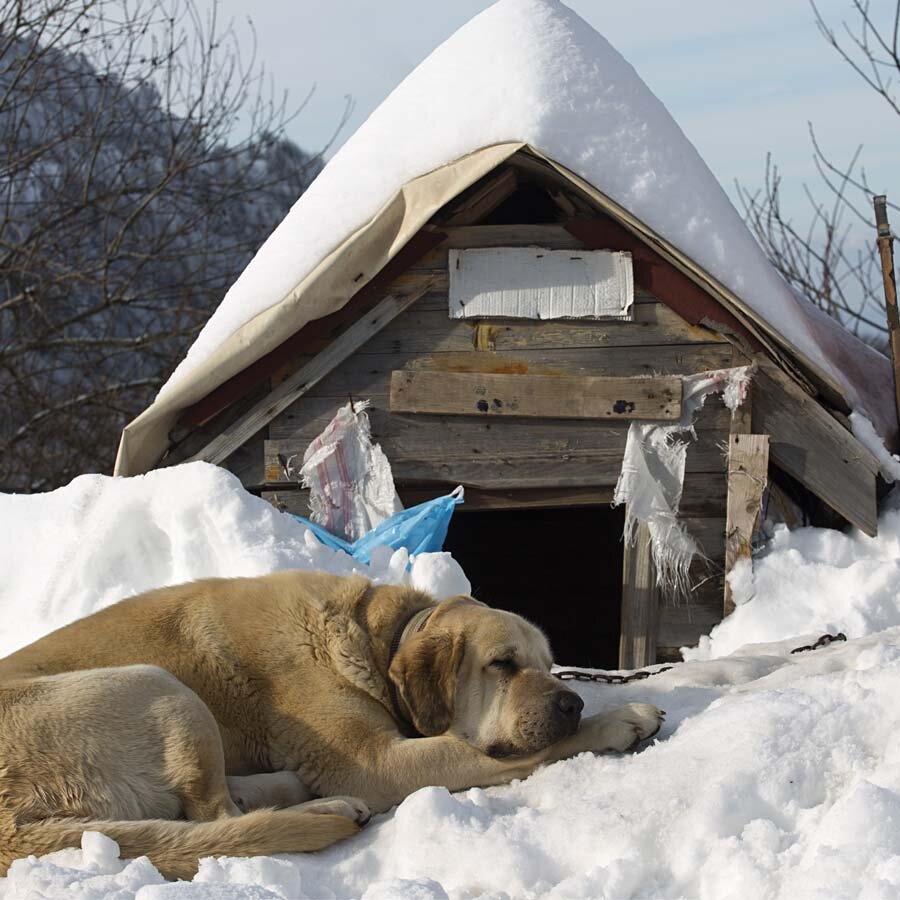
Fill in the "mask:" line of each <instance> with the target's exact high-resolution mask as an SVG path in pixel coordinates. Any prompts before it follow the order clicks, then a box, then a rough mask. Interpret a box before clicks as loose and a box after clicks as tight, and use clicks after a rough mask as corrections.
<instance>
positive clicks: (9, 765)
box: [0, 571, 662, 877]
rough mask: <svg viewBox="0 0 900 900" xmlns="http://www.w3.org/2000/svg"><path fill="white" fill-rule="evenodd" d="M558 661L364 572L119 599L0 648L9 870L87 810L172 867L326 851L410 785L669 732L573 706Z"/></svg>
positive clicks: (460, 782) (498, 775) (501, 776)
mask: <svg viewBox="0 0 900 900" xmlns="http://www.w3.org/2000/svg"><path fill="white" fill-rule="evenodd" d="M550 664H551V656H550V649H549V647H548V645H547V641H546V639H545V638H544V636H543V634H542V633H541V632H540V631H539V630H538V629H537V628H535V627H534V626H533V625H530V624H529V623H528V622H526V621H525V620H524V619H522V618H520V617H519V616H516V615H513V614H512V613H508V612H502V611H499V610H492V609H489V608H488V607H486V606H485V605H484V604H482V603H479V602H478V601H476V600H473V599H472V598H471V597H455V598H453V599H450V600H445V601H443V602H442V603H438V604H435V600H434V598H433V597H430V596H428V595H427V594H423V593H421V592H420V591H416V590H412V589H410V588H403V587H388V586H375V585H372V584H371V583H370V582H368V581H366V580H365V579H363V578H338V577H335V576H331V575H325V574H322V573H314V572H301V571H285V572H278V573H276V574H274V575H269V576H266V577H264V578H255V579H253V578H246V579H232V580H223V579H219V580H209V581H199V582H194V583H191V584H185V585H180V586H178V587H170V588H163V589H161V590H156V591H150V592H149V593H146V594H143V595H141V596H139V597H134V598H131V599H129V600H124V601H122V602H121V603H118V604H116V605H115V606H112V607H110V608H108V609H106V610H103V611H102V612H99V613H96V614H95V615H93V616H89V617H88V618H86V619H82V620H81V621H78V622H75V623H73V624H72V625H69V626H67V627H65V628H62V629H60V630H59V631H56V632H54V633H52V634H50V635H48V636H47V637H45V638H42V639H41V640H39V641H37V642H36V643H34V644H32V645H30V646H29V647H25V648H24V649H22V650H20V651H18V652H17V653H14V654H13V655H12V656H9V657H7V658H6V659H4V660H0V874H2V873H5V871H6V869H7V867H8V866H9V864H10V862H11V861H12V860H14V859H17V858H19V857H22V856H25V855H28V854H32V853H37V854H40V853H47V852H50V851H52V850H59V849H61V848H64V847H72V846H77V845H78V843H79V841H80V836H81V833H82V831H84V830H85V829H92V830H98V831H103V832H104V833H105V834H107V835H109V836H110V837H112V838H114V839H115V840H116V841H118V842H119V845H120V847H121V849H122V854H123V856H127V857H134V856H139V855H142V854H146V855H148V856H149V857H150V859H151V860H152V861H153V862H154V864H155V865H156V866H157V867H158V868H159V869H160V870H161V871H162V872H163V873H164V874H166V875H167V876H169V877H190V876H191V875H192V874H193V873H194V872H195V871H196V868H197V860H198V859H199V857H201V856H210V855H214V854H228V855H237V856H248V855H253V854H271V853H281V852H296V851H303V850H317V849H320V848H322V847H326V846H328V845H329V844H331V843H333V842H334V841H337V840H339V839H340V838H343V837H347V836H348V835H351V834H353V833H355V832H356V831H357V830H358V827H359V823H362V822H364V821H365V820H366V819H367V818H368V816H369V811H370V810H371V811H374V812H381V811H384V810H386V809H389V808H390V807H391V806H393V805H395V804H397V803H399V802H400V801H402V800H403V799H404V798H405V797H406V796H408V795H409V794H410V793H412V792H413V791H415V790H417V789H418V788H421V787H425V786H427V785H444V786H446V787H447V788H449V789H450V790H452V791H457V790H462V789H465V788H470V787H474V786H479V785H492V784H501V783H504V782H508V781H510V780H511V779H513V778H521V777H525V776H527V775H529V774H530V773H531V772H533V771H534V769H535V768H536V767H537V766H539V765H541V764H542V763H546V762H552V761H554V760H559V759H564V758H566V757H569V756H573V755H574V754H576V753H580V752H582V751H586V750H593V751H603V750H618V751H624V750H628V749H629V748H630V747H632V746H634V745H635V744H636V743H637V742H638V741H640V740H642V739H644V738H647V737H649V736H651V735H653V734H655V733H656V731H657V730H658V729H659V727H660V723H661V721H662V713H661V712H660V711H659V710H657V709H656V708H655V707H652V706H648V705H645V704H631V705H629V706H626V707H623V708H621V709H618V710H615V711H614V712H611V713H607V714H605V715H600V716H594V717H592V718H589V719H586V720H584V721H583V722H581V721H580V718H581V709H582V705H583V704H582V702H581V699H580V698H579V697H578V695H577V694H575V693H574V692H572V691H569V690H567V689H565V688H563V687H562V686H561V684H560V682H559V681H558V680H556V679H554V678H553V677H551V676H550V674H549V669H550ZM313 797H319V798H324V799H318V800H315V799H312V798H313ZM354 798H359V799H354ZM266 807H287V808H282V809H280V810H278V811H275V810H274V809H268V808H266Z"/></svg>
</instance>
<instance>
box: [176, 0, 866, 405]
mask: <svg viewBox="0 0 900 900" xmlns="http://www.w3.org/2000/svg"><path fill="white" fill-rule="evenodd" d="M507 142H522V143H525V144H528V145H530V146H532V147H534V148H535V149H537V150H538V151H540V152H542V153H544V154H545V155H546V156H548V157H550V158H552V159H554V160H556V161H557V162H559V163H561V164H562V165H564V166H566V167H567V168H568V169H570V170H571V171H573V172H574V173H576V174H577V175H579V176H581V177H582V178H584V179H585V180H586V181H587V182H589V183H590V184H592V185H593V186H594V187H596V188H597V189H598V190H600V191H602V192H603V193H604V194H606V195H607V196H608V197H610V198H611V199H613V200H614V201H616V202H617V203H619V204H620V205H621V206H623V207H624V208H626V209H627V210H629V211H630V212H632V213H633V214H634V215H636V216H637V218H638V219H640V220H641V221H643V222H644V223H645V224H646V225H648V226H649V227H650V228H652V229H653V230H654V231H655V232H657V234H659V235H660V236H662V237H663V238H665V239H666V240H668V241H669V242H670V243H671V244H673V245H674V246H675V247H677V248H678V249H679V250H681V251H682V252H683V253H685V254H686V255H687V256H688V257H690V258H692V259H694V260H695V261H696V262H697V263H699V265H700V266H702V267H703V268H704V269H705V270H706V271H707V272H709V273H710V274H711V275H712V276H713V277H715V278H716V279H718V280H719V281H720V282H721V283H722V284H724V285H725V286H726V287H728V288H729V289H731V290H732V291H733V292H734V293H735V294H736V295H737V296H738V297H740V298H742V299H743V300H744V301H745V302H746V303H747V304H748V305H749V306H750V307H751V308H752V309H753V310H754V311H755V312H756V313H757V314H758V315H759V316H760V317H762V319H764V320H765V321H767V322H769V323H770V324H771V325H772V326H773V327H774V328H775V329H776V330H778V331H780V332H781V334H782V335H783V336H784V337H786V338H787V339H788V340H789V341H790V342H792V343H793V344H794V345H795V346H796V347H797V348H799V349H800V351H801V352H802V353H804V354H805V355H806V356H807V358H808V359H809V360H811V361H812V362H813V363H814V364H816V365H818V366H820V367H821V368H822V369H823V370H824V371H825V372H826V373H827V374H829V375H830V376H831V377H832V378H834V379H836V380H837V381H838V382H839V383H841V384H845V382H846V379H844V378H843V377H842V371H843V367H842V366H841V365H837V366H835V365H832V364H831V363H830V362H829V359H830V358H832V357H833V356H835V354H836V350H838V349H839V348H836V347H833V346H832V344H833V343H834V341H833V340H832V339H831V338H828V335H826V334H820V332H821V328H819V327H818V326H817V324H816V321H815V317H814V316H812V315H811V313H810V311H809V310H808V309H806V307H809V306H810V304H808V303H807V302H806V301H804V300H803V299H801V298H799V297H798V296H797V295H796V294H794V292H793V291H792V290H791V289H790V288H789V287H788V286H787V284H786V283H785V282H784V281H783V280H782V279H781V277H780V276H779V275H778V273H777V272H776V271H775V270H774V269H773V267H772V266H771V264H770V263H769V261H768V260H767V259H766V257H765V255H764V254H763V252H762V250H761V249H760V247H759V245H758V244H757V243H756V241H755V240H754V238H753V237H752V235H751V234H750V232H749V231H748V229H747V227H746V226H745V225H744V223H743V221H742V220H741V217H740V215H739V214H738V212H737V211H736V210H735V208H734V206H733V205H732V204H731V201H730V200H729V199H728V197H727V195H726V194H725V192H724V190H723V189H722V188H721V186H720V185H719V183H718V182H717V180H716V178H715V176H714V175H713V174H712V172H711V171H710V170H709V168H708V167H707V165H706V163H705V162H704V161H703V159H702V158H701V157H700V155H699V153H698V152H697V150H696V149H695V148H694V146H693V145H692V144H691V142H690V141H689V140H688V138H687V137H686V136H685V135H684V133H683V132H682V131H681V129H680V128H679V126H678V125H677V123H676V122H675V121H674V119H673V118H672V117H671V115H670V114H669V112H668V111H667V110H666V108H665V107H664V106H663V104H662V103H661V102H660V101H659V100H658V99H657V98H656V97H655V96H654V94H653V93H652V92H651V91H650V89H649V88H648V87H647V86H646V85H645V84H644V82H643V81H642V80H641V78H640V77H639V75H638V74H637V72H636V71H635V70H634V69H633V68H632V66H631V65H630V64H629V63H628V62H627V61H626V60H625V59H624V58H623V57H622V56H621V55H620V54H619V53H618V52H617V51H616V50H615V49H614V48H613V47H612V46H611V45H610V44H609V43H608V42H607V41H606V39H605V38H603V37H602V36H601V35H600V34H598V33H597V32H596V31H595V30H594V29H593V28H592V27H591V26H590V25H589V24H588V23H587V22H585V21H584V20H583V19H582V18H581V17H580V16H578V15H577V14H576V13H575V12H573V11H572V10H571V9H569V8H568V7H567V6H565V5H564V4H562V3H560V2H558V0H500V2H498V3H495V4H494V5H493V6H491V7H489V8H488V9H486V10H485V11H483V12H482V13H480V14H479V15H477V16H475V17H474V18H473V19H472V20H471V21H470V22H468V23H467V24H466V25H464V26H463V27H462V28H460V29H459V30H458V31H457V32H456V33H455V34H453V35H452V36H451V37H450V38H449V39H448V40H446V41H445V42H444V43H443V44H441V45H440V46H439V47H438V48H437V49H436V50H434V51H433V52H432V53H431V55H430V56H428V57H427V58H426V59H425V60H424V61H423V62H422V63H420V64H419V66H418V67H417V68H416V69H415V70H414V71H413V72H412V73H411V74H410V75H409V76H408V77H407V78H406V79H405V80H404V81H403V82H402V83H401V84H400V85H399V86H398V87H397V88H396V89H395V90H394V91H393V92H392V93H391V94H390V95H389V96H388V97H387V98H386V99H385V100H384V101H383V102H382V104H381V105H380V106H379V107H378V108H377V109H376V110H375V111H374V112H373V113H372V114H371V116H369V118H368V120H367V121H366V122H365V123H364V124H363V125H362V126H361V127H360V128H359V129H358V130H357V132H356V133H355V134H354V135H353V136H352V137H351V138H350V139H349V140H348V141H347V142H346V143H345V144H344V145H343V147H341V149H340V150H339V151H338V152H337V153H336V154H335V156H334V157H333V158H332V160H331V161H330V162H329V163H328V164H327V165H326V166H325V168H324V169H323V171H322V172H321V173H320V174H319V176H318V177H317V178H316V180H315V181H314V182H313V184H312V185H311V186H310V187H309V189H308V190H307V191H306V193H304V194H303V195H302V196H301V197H300V199H299V200H298V201H297V203H296V204H295V205H294V206H293V208H292V209H291V210H290V212H289V213H288V215H287V216H286V217H285V219H284V220H283V222H282V223H281V224H280V225H279V226H278V227H277V228H276V229H275V231H274V232H273V233H272V235H271V236H270V237H269V239H268V240H267V241H266V243H265V244H264V245H263V246H262V248H261V249H260V250H259V252H258V253H257V254H256V256H255V257H254V259H253V260H252V261H251V263H250V264H249V265H248V266H247V268H246V269H245V271H244V272H243V274H242V275H241V276H240V277H239V278H238V280H237V281H236V282H235V284H234V285H233V287H232V288H231V289H230V290H229V291H228V293H227V295H226V296H225V298H224V300H223V301H222V303H221V305H220V306H219V308H218V309H217V310H216V312H215V313H214V314H213V316H212V317H211V318H210V320H209V322H208V323H207V325H206V326H205V328H204V329H203V330H202V331H201V333H200V334H199V336H198V337H197V340H196V341H195V343H194V345H193V346H192V347H191V349H190V351H189V353H188V355H187V357H186V358H185V360H183V361H182V363H181V365H180V366H179V367H178V368H177V369H176V371H175V372H174V374H173V375H172V377H171V378H170V380H169V382H168V383H167V384H166V385H165V386H164V387H163V389H162V391H161V392H160V397H163V396H164V395H165V394H166V393H167V392H168V391H169V390H171V388H172V387H173V386H174V385H176V384H178V383H179V382H181V381H182V380H183V379H184V378H185V376H186V375H187V374H188V373H189V372H191V371H193V370H194V369H195V368H197V366H198V365H199V364H200V363H202V362H203V361H205V360H206V359H208V358H209V357H210V356H211V355H212V353H213V352H214V351H215V350H216V348H218V347H219V346H220V345H221V344H222V343H223V342H224V341H225V340H226V339H227V338H228V337H229V336H230V335H232V334H233V333H234V332H236V331H237V330H238V329H239V328H240V327H241V326H242V325H243V324H245V323H247V322H249V321H250V320H251V319H252V318H253V317H254V316H256V315H257V314H259V313H261V312H262V311H264V310H265V309H267V308H269V307H271V306H273V305H276V304H278V303H279V302H280V301H282V300H283V299H284V298H285V297H286V296H287V295H288V294H289V293H290V292H291V291H292V290H293V289H294V288H295V286H296V285H297V284H299V283H300V282H301V281H302V280H303V279H304V278H305V277H306V276H307V275H309V273H310V272H311V271H312V270H313V269H314V268H315V266H317V265H318V264H319V263H320V262H321V261H322V260H323V259H324V258H325V257H326V255H327V254H328V253H329V252H330V251H332V250H333V249H334V248H335V247H337V246H339V245H340V244H341V243H342V242H343V241H344V240H345V239H346V238H347V237H348V236H349V235H351V234H353V233H354V232H355V231H357V230H358V229H360V228H361V227H362V226H364V225H365V224H366V223H368V222H369V221H371V220H372V219H373V218H374V217H375V216H376V214H377V213H378V211H379V210H380V209H381V208H382V207H383V206H384V205H385V204H386V203H387V202H388V201H389V200H390V198H391V197H392V196H393V195H394V194H395V193H396V192H397V191H398V190H399V189H400V188H401V187H402V186H403V185H405V184H407V183H408V182H410V181H412V180H413V179H415V178H417V177H419V176H421V175H424V174H426V173H428V172H430V171H432V170H435V169H438V168H440V167H441V166H443V165H446V164H448V163H451V162H453V161H454V160H457V159H459V158H461V157H463V156H466V155H467V154H470V153H473V152H475V151H478V150H480V149H482V148H485V147H490V146H493V145H497V144H502V143H507ZM826 338H828V340H826ZM848 339H849V340H852V338H848ZM857 344H858V345H859V346H860V347H862V344H861V343H860V342H855V341H854V345H857ZM860 352H863V351H862V350H860ZM854 380H855V381H857V379H854ZM845 387H848V389H849V390H850V392H851V393H852V394H853V396H851V397H850V398H849V399H850V400H851V401H852V402H855V401H856V400H858V397H857V396H856V391H855V390H853V389H852V388H850V386H849V385H846V384H845ZM872 412H873V415H874V411H872Z"/></svg>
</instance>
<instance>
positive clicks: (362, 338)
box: [188, 277, 432, 463]
mask: <svg viewBox="0 0 900 900" xmlns="http://www.w3.org/2000/svg"><path fill="white" fill-rule="evenodd" d="M431 283H432V280H431V278H430V277H425V278H423V279H422V281H421V283H420V284H419V286H418V288H417V289H415V290H412V291H410V292H409V293H408V294H405V295H404V296H396V295H394V294H389V295H388V296H387V297H385V298H384V299H383V300H382V301H381V302H380V303H379V304H378V305H377V306H376V307H375V308H374V309H373V310H372V311H371V312H370V313H368V314H367V315H365V316H364V317H363V318H361V319H359V320H358V321H357V322H354V323H353V325H351V326H350V327H349V328H348V329H347V330H346V331H345V332H344V333H343V334H342V335H341V336H340V337H338V338H336V339H335V340H334V341H332V342H331V343H330V344H329V345H328V346H327V347H326V348H325V349H324V350H323V351H322V352H321V353H319V354H318V355H317V356H315V357H314V358H313V359H312V360H311V361H310V362H308V363H307V364H306V365H305V366H303V367H302V368H300V369H299V370H298V371H297V372H295V373H294V374H293V375H291V376H290V377H289V378H287V379H285V380H284V381H282V382H281V384H279V385H278V386H277V387H276V388H275V389H274V390H273V391H272V392H271V393H269V394H268V395H267V396H266V397H264V398H263V399H262V400H261V401H260V402H259V403H257V404H255V405H254V406H253V408H252V409H250V410H249V411H248V412H246V413H245V414H244V415H243V416H241V417H240V418H239V419H238V420H237V421H236V422H234V423H233V424H232V425H230V426H229V427H228V428H226V429H225V430H224V431H223V432H222V433H221V434H220V435H218V436H217V437H216V438H214V439H213V440H212V441H210V442H209V443H208V444H207V445H206V446H205V447H204V448H203V449H202V450H201V451H200V452H199V453H196V454H195V455H194V456H193V457H191V459H190V460H188V462H193V461H196V460H205V461H206V462H211V463H221V462H223V461H224V460H226V459H227V458H228V457H229V456H230V455H231V454H232V453H233V452H234V451H235V450H236V449H237V448H238V447H240V446H241V444H243V443H244V442H245V441H248V440H249V439H250V438H251V437H253V435H255V434H256V433H257V432H258V431H259V430H260V429H261V428H263V427H264V426H265V425H267V424H268V423H269V422H271V421H272V419H274V418H275V416H277V415H278V414H279V413H280V412H282V411H283V410H285V409H287V407H288V406H290V405H291V404H292V403H293V402H294V401H296V400H298V399H299V398H300V397H302V396H303V395H304V394H305V393H307V391H309V390H310V389H311V388H313V387H314V386H315V385H317V384H318V383H319V382H320V381H321V380H322V379H323V378H324V377H325V376H326V375H327V374H328V373H329V372H331V371H332V370H333V369H334V368H335V367H336V366H338V365H340V363H342V362H343V361H344V360H345V359H347V357H348V356H350V355H351V354H353V353H355V352H356V351H357V350H358V349H359V348H360V347H361V346H362V345H363V344H364V343H365V342H366V341H367V340H368V339H369V338H370V337H372V335H373V334H377V333H378V332H379V331H380V330H381V329H382V328H384V326H385V325H387V324H388V322H390V321H392V320H393V319H394V318H396V317H397V316H398V315H400V313H402V312H403V310H405V309H407V308H408V307H409V306H411V305H412V304H413V303H415V302H416V300H418V299H419V297H421V296H422V295H423V294H424V293H425V292H426V291H427V290H428V289H429V287H430V286H431Z"/></svg>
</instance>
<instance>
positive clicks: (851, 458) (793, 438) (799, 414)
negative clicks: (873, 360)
mask: <svg viewBox="0 0 900 900" xmlns="http://www.w3.org/2000/svg"><path fill="white" fill-rule="evenodd" d="M752 392H753V430H754V432H756V433H758V434H768V435H769V436H770V440H769V456H770V458H771V460H772V462H774V463H775V464H776V465H777V466H779V467H780V468H782V469H783V470H784V471H785V472H787V473H788V475H792V476H793V477H794V478H796V479H797V480H798V481H799V482H801V483H802V484H804V485H806V487H808V488H809V489H810V490H811V491H812V492H813V493H814V494H816V496H818V497H820V498H821V499H822V500H824V501H825V502H826V503H827V504H828V505H829V506H831V507H832V508H833V509H834V510H835V511H836V512H838V513H840V514H841V515H842V516H843V517H844V518H845V519H847V520H848V521H849V522H852V523H853V524H854V525H856V526H857V527H858V528H860V529H861V530H862V531H864V532H865V533H866V534H868V535H874V534H875V532H876V529H877V524H878V514H877V498H876V493H875V491H876V482H875V476H876V473H877V471H878V463H877V461H876V460H875V458H874V457H873V456H872V454H871V453H870V452H869V451H868V450H866V448H865V447H863V445H862V444H860V443H859V441H857V440H856V438H854V437H853V435H852V434H850V432H848V431H847V430H846V429H845V428H843V427H842V426H841V425H839V424H838V423H837V422H836V421H835V420H834V419H833V418H832V417H831V416H829V415H828V413H827V412H825V410H824V409H822V407H821V406H819V404H818V403H816V402H815V400H813V399H812V398H811V397H810V396H809V395H808V394H806V393H805V392H804V391H803V390H801V388H800V387H798V386H797V385H796V384H794V383H793V382H792V381H791V380H790V379H789V378H788V377H787V376H786V375H785V374H784V373H783V372H781V370H780V369H778V368H776V367H775V366H774V365H773V364H772V363H769V362H768V361H766V360H759V371H758V373H757V375H756V377H755V378H754V379H753V388H752Z"/></svg>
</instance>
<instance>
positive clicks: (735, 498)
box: [723, 434, 769, 616]
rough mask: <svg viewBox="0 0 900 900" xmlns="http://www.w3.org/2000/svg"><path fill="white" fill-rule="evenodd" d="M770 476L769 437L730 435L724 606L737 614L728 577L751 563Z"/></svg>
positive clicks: (760, 435) (726, 611)
mask: <svg viewBox="0 0 900 900" xmlns="http://www.w3.org/2000/svg"><path fill="white" fill-rule="evenodd" d="M768 475H769V436H768V435H767V434H731V435H730V437H729V442H728V511H727V518H726V521H725V605H724V609H723V612H724V614H725V615H726V616H727V615H729V614H730V613H732V612H734V600H733V598H732V594H731V586H730V585H729V584H728V574H729V573H730V572H731V570H732V569H733V568H734V566H735V564H736V563H737V562H738V560H741V559H749V558H750V550H751V541H752V539H753V529H754V527H755V526H756V519H757V516H758V515H759V510H760V506H761V505H762V496H763V491H765V489H766V482H767V480H768Z"/></svg>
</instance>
